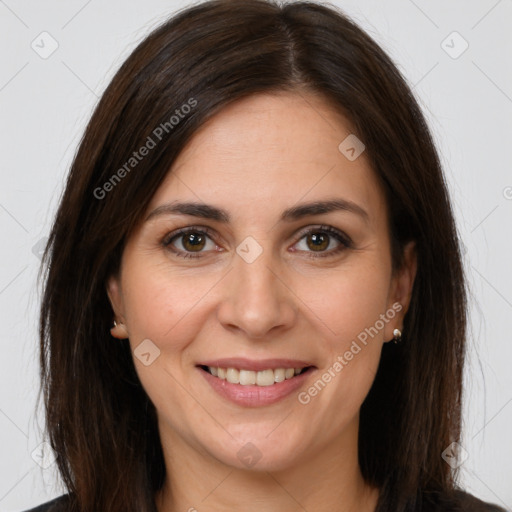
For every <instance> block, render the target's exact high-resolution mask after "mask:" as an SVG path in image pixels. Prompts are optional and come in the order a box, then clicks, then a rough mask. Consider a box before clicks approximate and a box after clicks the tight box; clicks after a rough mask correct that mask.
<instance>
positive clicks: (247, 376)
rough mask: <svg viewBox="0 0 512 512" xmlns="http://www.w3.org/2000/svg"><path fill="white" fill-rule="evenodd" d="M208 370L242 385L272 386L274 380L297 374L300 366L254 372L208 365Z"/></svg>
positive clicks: (281, 379) (221, 377) (223, 378)
mask: <svg viewBox="0 0 512 512" xmlns="http://www.w3.org/2000/svg"><path fill="white" fill-rule="evenodd" d="M208 371H209V372H210V373H211V374H212V375H213V376H214V377H218V378H219V379H222V380H227V381H228V382H230V383H231V384H241V385H242V386H251V385H257V386H272V385H273V384H274V383H275V382H283V381H284V380H288V379H291V378H292V377H294V376H295V375H298V374H299V373H300V372H301V371H302V368H276V369H275V370H271V369H268V370H262V371H259V372H254V371H252V370H238V369H236V368H217V367H214V366H208Z"/></svg>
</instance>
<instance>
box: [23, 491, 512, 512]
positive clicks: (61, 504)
mask: <svg viewBox="0 0 512 512" xmlns="http://www.w3.org/2000/svg"><path fill="white" fill-rule="evenodd" d="M457 497H458V498H459V499H460V501H459V506H458V507H457V508H456V509H453V508H450V509H449V510H450V511H451V510H457V511H463V512H507V511H506V510H505V509H503V508H501V507H498V506H497V505H493V504H492V503H485V502H483V501H481V500H479V499H478V498H475V497H474V496H473V495H471V494H468V493H465V492H462V491H459V492H458V493H457ZM67 498H68V495H67V494H64V496H60V497H58V498H55V499H53V500H51V501H48V502H46V503H43V504H42V505H39V506H38V507H36V508H32V509H30V510H27V511H26V512H67V511H68V507H67ZM429 510H430V509H429ZM438 510H440V512H449V511H448V509H446V508H445V507H442V508H440V509H438ZM105 512H107V511H105Z"/></svg>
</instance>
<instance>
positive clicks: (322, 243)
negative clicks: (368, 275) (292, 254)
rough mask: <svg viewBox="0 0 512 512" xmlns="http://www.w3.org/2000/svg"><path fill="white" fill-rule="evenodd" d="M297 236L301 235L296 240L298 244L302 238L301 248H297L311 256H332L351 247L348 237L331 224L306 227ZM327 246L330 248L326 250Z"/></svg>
mask: <svg viewBox="0 0 512 512" xmlns="http://www.w3.org/2000/svg"><path fill="white" fill-rule="evenodd" d="M299 236H301V238H300V240H299V242H298V244H299V245H300V244H301V242H302V240H304V243H303V244H302V248H299V250H301V251H305V252H306V253H308V257H311V258H318V257H319V258H325V257H328V256H334V255H336V254H338V253H340V252H341V251H343V250H345V249H349V248H351V247H352V245H353V244H352V240H351V239H350V237H348V236H347V235H345V233H343V232H341V231H338V230H337V229H334V228H332V227H331V226H317V227H313V228H308V229H307V230H306V231H303V232H302V233H301V235H299ZM333 239H334V240H333ZM336 244H337V245H336ZM333 245H334V248H333ZM329 248H330V250H327V249H329ZM315 253H316V254H315Z"/></svg>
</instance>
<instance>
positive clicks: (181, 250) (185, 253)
mask: <svg viewBox="0 0 512 512" xmlns="http://www.w3.org/2000/svg"><path fill="white" fill-rule="evenodd" d="M212 236H213V234H212V232H211V231H210V230H209V229H208V228H201V229H199V228H194V227H189V228H183V229H179V230H178V231H174V232H173V233H170V234H169V235H167V236H166V237H165V238H164V239H163V241H162V244H163V246H164V247H166V248H168V249H170V250H171V251H172V252H174V253H175V254H176V255H177V256H180V257H183V258H199V257H200V256H201V252H204V251H203V249H205V247H206V248H207V249H208V241H209V242H210V247H209V249H210V250H211V249H215V248H216V247H217V245H216V244H215V243H214V242H213V240H212V238H211V237H212ZM176 246H178V247H176ZM194 253H198V254H194Z"/></svg>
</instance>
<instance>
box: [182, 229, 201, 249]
mask: <svg viewBox="0 0 512 512" xmlns="http://www.w3.org/2000/svg"><path fill="white" fill-rule="evenodd" d="M181 239H182V242H181V243H182V245H183V247H184V248H185V250H187V251H193V252H198V251H200V250H201V249H203V247H204V245H205V242H206V238H205V236H204V235H202V234H200V233H197V232H191V233H188V234H185V235H181Z"/></svg>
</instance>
